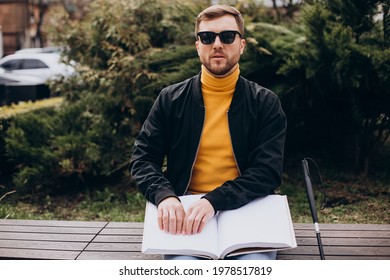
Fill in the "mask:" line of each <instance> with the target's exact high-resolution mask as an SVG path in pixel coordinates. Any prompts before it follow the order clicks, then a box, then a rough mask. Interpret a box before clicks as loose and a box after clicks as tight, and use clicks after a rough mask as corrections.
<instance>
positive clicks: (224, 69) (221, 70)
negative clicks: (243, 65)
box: [200, 57, 239, 76]
mask: <svg viewBox="0 0 390 280" xmlns="http://www.w3.org/2000/svg"><path fill="white" fill-rule="evenodd" d="M238 61H239V57H238V58H234V57H233V58H226V59H225V61H223V62H212V59H209V60H206V59H204V58H202V57H200V62H201V63H202V64H203V65H204V67H205V68H206V69H207V70H208V71H209V72H210V73H211V74H213V75H216V76H224V75H226V74H228V73H229V72H230V71H231V70H232V69H233V68H234V67H235V66H236V64H237V63H238Z"/></svg>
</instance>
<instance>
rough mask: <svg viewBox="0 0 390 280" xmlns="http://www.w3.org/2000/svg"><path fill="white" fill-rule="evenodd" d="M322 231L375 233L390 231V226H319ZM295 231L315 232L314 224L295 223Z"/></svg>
mask: <svg viewBox="0 0 390 280" xmlns="http://www.w3.org/2000/svg"><path fill="white" fill-rule="evenodd" d="M319 228H320V231H322V230H337V231H348V230H353V231H355V230H359V231H362V230H374V231H381V230H385V231H389V230H390V225H388V224H319ZM294 229H309V230H313V231H314V224H302V223H294Z"/></svg>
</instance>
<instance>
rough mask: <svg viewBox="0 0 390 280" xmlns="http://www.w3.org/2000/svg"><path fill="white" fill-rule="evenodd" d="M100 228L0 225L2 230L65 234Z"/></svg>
mask: <svg viewBox="0 0 390 280" xmlns="http://www.w3.org/2000/svg"><path fill="white" fill-rule="evenodd" d="M99 231H100V228H94V227H91V228H90V227H88V228H78V227H45V226H11V225H3V226H1V227H0V234H1V233H2V232H31V233H33V232H35V233H37V232H40V233H67V234H97V233H98V232H99Z"/></svg>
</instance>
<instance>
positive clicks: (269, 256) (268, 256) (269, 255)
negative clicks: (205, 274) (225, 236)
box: [163, 251, 276, 261]
mask: <svg viewBox="0 0 390 280" xmlns="http://www.w3.org/2000/svg"><path fill="white" fill-rule="evenodd" d="M163 258H164V260H174V261H176V260H205V258H201V257H195V256H183V255H163ZM225 260H276V251H272V252H263V253H251V254H245V255H239V256H234V257H227V258H225Z"/></svg>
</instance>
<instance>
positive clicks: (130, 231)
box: [100, 227, 143, 235]
mask: <svg viewBox="0 0 390 280" xmlns="http://www.w3.org/2000/svg"><path fill="white" fill-rule="evenodd" d="M142 233H143V229H142V228H107V227H106V228H104V229H103V230H102V231H101V233H100V234H102V235H105V234H108V235H142Z"/></svg>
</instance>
